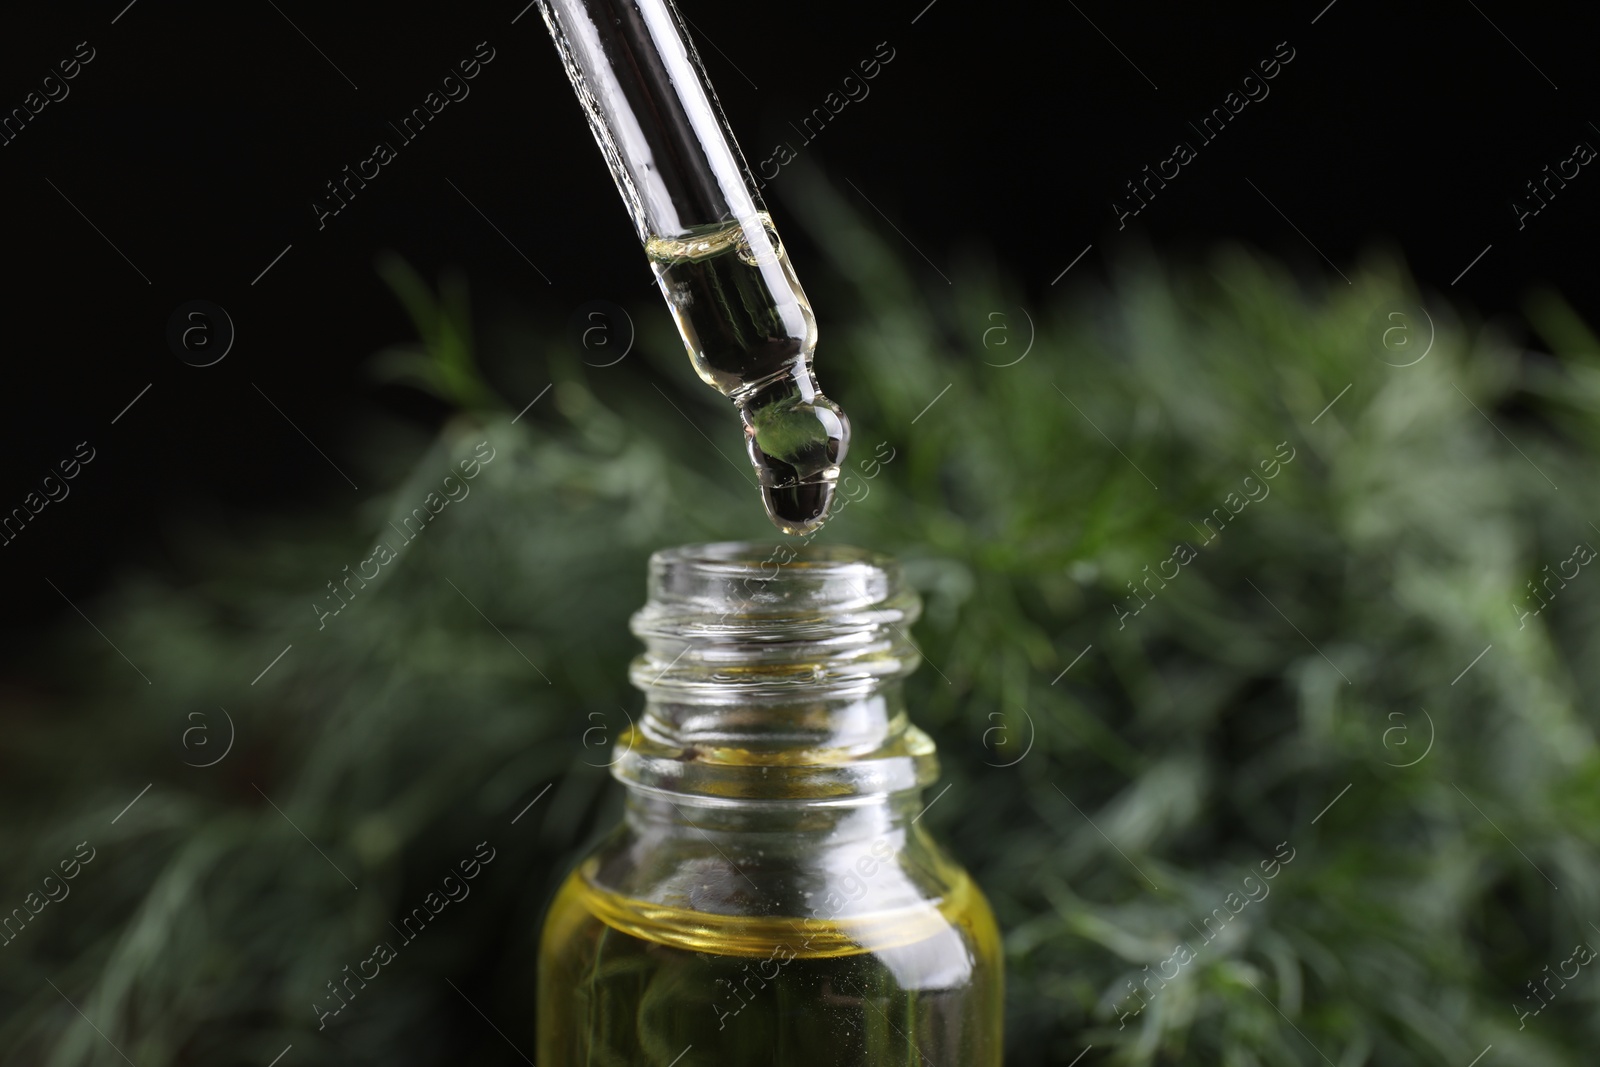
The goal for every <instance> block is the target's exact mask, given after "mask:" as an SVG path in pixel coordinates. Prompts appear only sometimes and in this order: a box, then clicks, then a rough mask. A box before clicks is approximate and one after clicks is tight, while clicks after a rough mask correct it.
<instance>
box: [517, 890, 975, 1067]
mask: <svg viewBox="0 0 1600 1067" xmlns="http://www.w3.org/2000/svg"><path fill="white" fill-rule="evenodd" d="M586 866H587V867H591V868H592V864H589V865H586ZM545 939H546V944H547V947H546V948H545V949H544V951H543V952H542V953H541V966H540V973H539V999H540V1010H539V1027H538V1029H539V1055H538V1057H537V1059H538V1060H539V1062H540V1063H564V1064H565V1063H571V1064H579V1063H581V1064H593V1065H596V1067H599V1065H606V1067H611V1065H616V1067H623V1065H626V1067H756V1065H760V1067H935V1065H937V1067H998V1065H999V1063H1000V1053H1001V1050H1000V1047H999V1044H998V1042H999V1034H1000V1014H1001V1011H1002V1006H1001V999H1002V997H1001V986H1000V979H999V975H1000V974H1001V964H1000V953H1001V949H1000V935H999V932H998V930H997V929H996V927H995V923H994V918H993V917H992V915H991V914H990V912H989V907H988V905H987V903H985V901H984V899H983V896H982V894H981V893H979V892H977V891H976V889H975V888H974V887H973V886H972V883H971V882H970V881H969V880H968V879H967V876H966V875H965V874H962V873H957V874H956V875H955V876H954V881H953V882H952V883H951V885H950V892H948V893H946V894H945V895H944V897H943V899H942V900H941V901H940V902H939V903H938V904H937V905H934V904H924V905H921V906H917V907H908V908H900V909H897V910H894V911H887V912H878V913H874V914H869V915H865V916H852V917H850V918H848V919H845V918H842V917H841V918H839V919H835V920H831V921H829V920H823V919H817V918H811V919H796V918H773V917H749V916H726V915H715V914H708V913H703V912H695V911H688V910H685V909H681V908H674V907H668V906H663V905H654V904H647V903H644V902H642V901H636V900H630V899H627V898H625V897H621V896H617V895H615V894H612V893H609V892H607V891H605V890H602V889H600V888H598V887H596V886H595V885H594V884H592V882H591V881H590V880H589V875H588V873H587V872H586V870H585V868H584V867H580V868H579V869H578V870H577V871H574V872H573V873H572V874H571V875H570V876H569V877H568V879H567V881H566V883H565V884H564V885H563V886H562V888H561V890H560V892H559V893H558V894H557V896H556V899H555V902H554V903H553V904H552V905H551V910H550V915H549V919H548V922H547V924H546V927H545ZM985 1035H987V1036H985ZM991 1038H992V1039H993V1041H994V1042H995V1043H994V1045H993V1046H992V1047H991V1046H989V1045H988V1044H984V1045H983V1046H982V1047H979V1046H978V1043H979V1042H987V1041H988V1040H989V1039H991Z"/></svg>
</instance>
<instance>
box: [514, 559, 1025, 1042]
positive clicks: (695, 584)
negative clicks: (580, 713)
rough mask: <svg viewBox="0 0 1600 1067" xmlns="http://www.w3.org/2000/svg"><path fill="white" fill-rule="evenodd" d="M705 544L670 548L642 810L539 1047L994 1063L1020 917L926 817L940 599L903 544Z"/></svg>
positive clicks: (587, 871) (558, 938)
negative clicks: (920, 644) (930, 666)
mask: <svg viewBox="0 0 1600 1067" xmlns="http://www.w3.org/2000/svg"><path fill="white" fill-rule="evenodd" d="M779 551H780V550H779V549H775V548H769V547H766V546H759V545H750V544H737V543H726V544H713V545H694V546H688V547H684V548H676V549H671V550H667V551H663V552H658V553H656V554H655V555H654V556H652V557H651V560H650V580H649V603H648V604H646V605H645V607H644V608H643V609H641V610H640V611H638V612H637V613H635V615H634V617H633V621H632V630H633V632H634V634H636V635H637V636H638V637H639V638H641V639H642V640H643V642H644V644H645V651H644V653H643V654H642V655H641V656H639V657H638V658H637V659H635V661H634V663H633V666H632V670H631V679H632V681H633V684H634V685H636V686H637V687H638V688H640V689H642V690H643V691H644V694H645V709H644V712H643V714H642V716H641V717H640V718H639V719H638V721H637V723H636V724H635V725H634V726H633V727H632V728H631V729H630V730H629V731H628V732H627V733H626V734H625V735H623V736H622V737H620V738H619V739H618V741H617V744H616V750H615V760H614V762H613V764H612V773H613V775H614V776H615V777H616V778H617V779H618V780H619V781H621V782H622V783H623V785H625V786H626V787H627V798H626V806H625V814H624V818H623V821H622V824H621V825H619V826H618V827H616V829H615V830H613V831H612V832H611V833H610V834H609V835H608V836H606V837H605V838H604V839H603V840H602V841H601V842H600V844H599V845H598V846H596V847H595V849H594V850H593V851H592V852H591V853H590V854H589V855H588V856H587V857H586V858H585V859H584V860H583V861H582V862H581V863H579V864H578V866H577V869H576V870H574V871H573V872H572V874H571V875H570V876H569V877H568V878H567V880H566V882H565V883H564V884H563V886H562V888H561V889H560V891H559V892H558V893H557V895H556V898H555V901H554V902H553V903H552V905H551V907H550V911H549V914H548V916H547V918H546V921H545V926H544V936H543V940H542V943H541V947H540V952H539V1000H538V1004H539V1007H538V1032H539V1054H538V1057H537V1060H538V1063H539V1064H540V1067H579V1065H585V1067H588V1065H602V1064H604V1065H612V1064H615V1065H618V1067H621V1065H627V1067H645V1065H651V1067H710V1065H716V1067H745V1065H757V1064H759V1065H760V1067H855V1065H860V1067H867V1065H870V1067H901V1065H906V1067H910V1065H918V1067H932V1065H939V1067H996V1065H998V1064H999V1063H1000V1058H1001V1014H1002V980H1003V974H1002V962H1001V949H1000V939H999V933H998V931H997V929H996V927H995V924H994V918H993V916H992V915H991V913H990V911H989V906H988V904H987V902H986V901H985V900H984V898H983V895H982V893H981V892H980V891H979V890H978V888H977V887H976V886H975V885H974V884H973V883H972V881H971V880H970V879H969V878H968V876H967V874H966V872H965V871H963V870H962V869H961V867H960V866H958V865H957V864H956V863H955V862H954V861H952V860H951V859H950V858H949V857H948V856H947V855H946V854H945V853H944V852H943V851H942V850H941V849H940V848H939V846H938V845H936V844H935V843H934V842H933V840H932V839H931V838H930V837H929V836H928V833H927V831H926V830H925V829H924V828H923V827H922V826H921V825H920V824H919V821H918V820H919V817H920V814H921V812H922V810H923V801H922V798H921V792H922V790H923V789H924V788H925V787H926V786H928V785H929V784H930V783H932V782H933V781H934V780H935V779H936V777H937V775H938V767H937V760H936V757H935V755H934V747H933V743H932V742H931V741H930V740H929V738H928V737H927V735H926V734H924V733H923V732H922V731H921V730H919V729H917V728H916V727H915V726H912V725H911V724H910V723H909V722H908V720H907V716H906V711H905V706H904V700H903V696H902V683H903V680H904V678H905V677H906V675H908V674H909V673H910V672H911V671H912V669H913V668H914V667H915V666H916V663H917V659H918V656H917V652H916V649H915V648H914V646H913V645H912V644H911V641H910V639H909V638H908V637H907V636H906V630H907V629H908V628H909V627H910V626H911V624H912V622H913V621H914V620H915V619H916V617H917V615H918V612H919V611H920V601H919V599H918V597H917V595H916V594H915V592H913V591H912V590H910V589H908V588H907V587H906V586H905V585H904V584H903V583H902V581H901V578H900V573H899V568H898V566H897V565H896V564H895V563H894V561H893V560H891V559H889V558H887V557H884V556H881V555H875V554H872V553H868V552H864V551H862V550H860V549H854V548H842V547H836V546H835V547H821V546H811V547H807V548H805V549H801V550H800V551H799V553H798V555H795V554H794V553H793V551H792V550H788V549H784V550H781V551H784V552H785V553H787V554H788V555H789V556H790V557H791V558H790V561H789V562H786V563H779V562H776V560H775V556H776V554H777V553H778V552H779Z"/></svg>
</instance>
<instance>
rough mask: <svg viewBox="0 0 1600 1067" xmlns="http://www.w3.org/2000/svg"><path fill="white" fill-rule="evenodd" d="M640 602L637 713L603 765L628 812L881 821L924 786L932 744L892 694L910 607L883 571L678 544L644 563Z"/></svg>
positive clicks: (869, 564)
mask: <svg viewBox="0 0 1600 1067" xmlns="http://www.w3.org/2000/svg"><path fill="white" fill-rule="evenodd" d="M775 552H776V553H778V554H777V555H776V556H775V555H774V553H775ZM650 592H651V596H650V601H649V603H648V604H647V605H646V606H645V607H644V608H643V609H641V610H640V611H639V612H637V613H636V614H635V615H634V618H633V623H632V628H633V632H634V633H635V634H636V635H637V636H639V637H640V638H641V639H642V640H643V641H644V644H645V651H644V653H643V654H642V655H640V656H639V657H638V658H637V659H636V660H635V661H634V663H633V667H632V670H631V678H632V681H633V683H634V685H635V686H637V687H638V688H639V689H641V690H643V692H644V694H645V709H644V713H643V715H642V716H641V717H640V718H639V720H638V721H637V722H636V723H635V725H634V726H633V728H632V729H631V730H629V731H628V732H627V733H626V734H624V735H623V737H622V738H621V739H620V740H619V741H618V745H617V749H618V755H617V758H616V759H615V761H614V762H613V765H612V767H613V773H614V775H615V776H616V777H617V778H618V779H619V780H620V781H622V782H623V783H625V784H626V785H627V786H628V787H629V788H630V792H631V793H633V794H634V800H632V801H630V803H634V804H635V806H636V809H637V810H638V811H640V812H649V811H653V810H655V807H658V806H659V804H657V802H660V803H664V804H667V805H678V806H679V807H683V808H684V809H685V810H688V809H689V808H692V809H694V810H695V811H697V812H700V813H701V814H702V815H706V814H707V813H716V812H721V813H723V814H722V815H712V816H708V817H709V818H711V821H713V822H715V821H716V820H717V819H720V818H723V817H724V816H726V818H727V819H728V820H730V821H731V822H732V823H738V821H739V819H740V817H741V816H740V812H741V811H744V812H754V811H765V812H767V813H768V816H769V817H770V818H774V819H781V818H783V816H782V815H780V814H779V813H780V812H781V811H782V810H783V809H789V808H792V809H796V811H797V812H800V813H803V812H805V811H810V812H813V813H815V812H817V811H818V810H820V809H827V808H837V809H849V808H861V809H866V808H877V809H881V811H882V814H881V816H875V817H881V818H892V817H893V815H894V812H895V811H897V810H898V809H899V808H900V807H904V806H905V805H906V804H914V802H915V800H916V796H917V791H918V790H920V789H922V788H923V787H924V786H926V785H928V784H930V783H931V782H932V781H934V779H935V778H936V777H937V776H938V764H937V758H936V756H935V754H934V746H933V743H932V741H930V740H929V738H928V737H927V735H926V734H924V733H923V732H922V731H921V730H919V729H917V728H916V727H915V726H912V725H911V724H910V722H909V721H908V719H907V716H906V711H905V703H904V697H903V684H902V683H903V680H904V678H905V677H906V675H908V674H910V673H911V671H912V670H913V669H915V667H916V664H917V661H918V655H917V652H916V649H915V647H914V646H913V645H912V644H911V641H910V638H909V637H907V636H906V629H908V628H909V627H910V625H911V624H912V622H913V621H915V619H916V616H917V614H918V611H919V609H920V603H919V601H918V599H917V597H916V594H915V593H913V592H911V591H910V590H908V589H905V588H903V587H902V585H901V584H900V580H899V574H898V568H897V567H895V565H894V564H893V562H892V561H890V560H887V559H885V558H883V557H878V556H873V555H870V554H868V553H864V552H861V551H860V550H856V549H840V548H816V547H808V548H805V549H802V550H800V551H799V552H796V551H794V550H789V549H783V548H781V547H780V548H779V549H776V550H775V549H772V548H770V547H768V546H757V545H744V544H726V545H706V546H693V547H691V548H685V549H676V550H672V551H670V552H663V553H657V554H656V556H654V557H652V560H651V579H650ZM890 798H903V799H896V800H893V802H891V800H890ZM794 817H796V818H802V817H803V816H802V815H800V814H796V815H795V816H794ZM695 821H696V822H698V821H699V819H698V818H697V819H696V820H695Z"/></svg>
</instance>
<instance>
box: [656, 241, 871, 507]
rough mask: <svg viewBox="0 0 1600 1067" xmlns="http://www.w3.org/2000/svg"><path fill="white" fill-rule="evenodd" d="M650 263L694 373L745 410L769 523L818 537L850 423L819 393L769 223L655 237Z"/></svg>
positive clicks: (789, 277) (812, 339)
mask: <svg viewBox="0 0 1600 1067" xmlns="http://www.w3.org/2000/svg"><path fill="white" fill-rule="evenodd" d="M645 253H646V254H647V255H648V256H649V257H650V264H651V267H652V269H653V270H654V271H655V274H656V280H657V282H658V283H659V284H660V286H661V292H662V295H663V296H665V297H666V299H667V304H668V306H669V307H670V308H671V309H672V315H673V318H674V319H676V320H677V324H678V331H679V333H681V334H682V335H683V340H684V344H685V345H686V346H687V347H688V350H689V358H690V360H691V361H692V362H693V364H694V369H695V372H696V373H697V374H699V375H700V377H701V379H703V380H704V381H705V382H706V383H707V384H708V385H711V386H713V387H715V388H716V389H718V390H720V391H721V392H722V393H723V395H725V396H727V397H729V398H730V399H731V400H733V402H734V403H735V404H736V405H737V406H738V408H739V416H740V418H741V419H742V420H743V422H744V428H745V447H746V451H747V452H748V453H749V455H750V462H751V463H752V464H753V465H754V467H755V469H756V474H757V476H758V478H759V479H760V484H761V497H762V502H763V504H764V505H765V507H766V509H767V514H768V516H769V517H770V518H771V519H772V521H773V522H774V524H776V525H777V526H778V528H779V529H781V530H783V531H784V532H785V533H791V534H799V533H806V532H808V531H810V530H812V529H815V528H816V527H817V526H819V525H820V524H821V523H822V521H823V520H824V519H826V518H827V512H828V505H829V503H830V502H831V501H832V499H833V489H834V484H835V482H837V480H838V477H839V464H840V463H842V462H843V461H844V456H845V451H846V449H847V448H848V446H849V442H850V422H849V420H848V419H847V418H846V417H845V414H844V412H843V411H842V410H840V408H839V405H837V404H835V403H834V402H833V401H831V400H829V399H828V398H827V397H825V396H823V395H822V392H821V390H820V389H818V388H817V381H816V378H815V376H814V375H813V374H812V370H811V354H812V351H813V349H815V347H816V343H817V328H816V318H815V316H813V315H812V313H811V305H810V303H809V302H808V301H807V300H806V295H805V292H804V291H803V290H802V289H801V288H800V282H799V280H798V279H796V277H795V274H794V269H793V267H791V266H790V264H789V257H788V254H787V253H786V252H785V251H784V248H783V243H782V241H780V240H779V238H778V234H777V231H776V230H775V229H773V226H772V220H771V219H770V218H769V217H768V216H767V215H766V214H765V213H762V214H759V215H757V216H755V217H754V218H752V219H750V220H748V221H746V222H742V223H741V222H730V223H724V224H719V225H717V226H713V227H706V228H702V229H700V230H695V231H691V232H690V233H689V234H687V235H684V236H679V237H670V238H667V237H653V238H651V239H650V240H649V241H647V242H646V244H645Z"/></svg>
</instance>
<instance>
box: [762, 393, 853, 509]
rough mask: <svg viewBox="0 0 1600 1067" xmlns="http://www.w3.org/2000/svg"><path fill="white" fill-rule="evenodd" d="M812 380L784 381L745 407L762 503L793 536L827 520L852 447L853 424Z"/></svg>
mask: <svg viewBox="0 0 1600 1067" xmlns="http://www.w3.org/2000/svg"><path fill="white" fill-rule="evenodd" d="M809 378H810V375H809V371H808V372H807V373H806V374H805V375H803V376H802V377H800V380H798V381H797V380H796V378H784V379H782V380H780V381H777V382H774V383H772V384H770V385H769V386H768V387H766V388H764V389H760V390H758V391H756V392H755V393H752V394H750V395H748V396H746V397H745V398H744V400H743V401H742V402H741V403H739V417H740V418H741V419H742V420H743V422H744V429H745V448H746V451H748V452H749V454H750V463H751V465H752V466H754V467H755V471H756V477H757V478H758V479H759V480H760V483H761V503H762V505H763V506H764V507H765V508H766V511H767V517H768V518H770V519H771V520H772V524H773V525H774V526H776V527H777V528H778V529H780V530H782V531H783V532H784V533H786V534H792V535H798V534H808V533H811V532H812V531H813V530H816V529H817V528H818V527H820V526H821V525H822V524H823V523H824V522H826V521H827V518H828V507H829V505H831V504H832V503H833V491H834V487H835V486H836V485H837V484H838V481H839V467H840V464H842V463H843V462H844V457H845V453H846V452H847V451H848V450H849V447H850V420H849V419H848V418H847V417H846V416H845V413H844V411H843V410H841V409H840V407H839V405H838V404H835V403H834V402H833V401H831V400H829V399H828V398H827V397H825V396H823V395H822V394H821V393H819V392H817V391H816V388H815V382H814V381H808V380H806V379H809Z"/></svg>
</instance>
